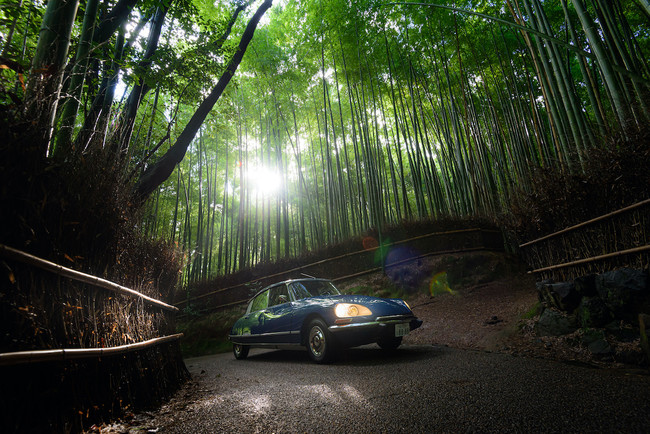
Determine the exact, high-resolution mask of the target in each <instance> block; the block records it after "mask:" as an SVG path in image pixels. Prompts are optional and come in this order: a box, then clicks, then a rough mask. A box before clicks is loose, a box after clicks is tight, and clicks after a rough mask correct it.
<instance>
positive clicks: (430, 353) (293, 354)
mask: <svg viewBox="0 0 650 434" xmlns="http://www.w3.org/2000/svg"><path fill="white" fill-rule="evenodd" d="M444 350H445V347H440V346H434V345H405V346H402V347H400V348H398V349H396V350H383V349H381V348H379V347H377V346H376V345H364V346H362V347H355V348H347V349H343V350H340V351H339V353H338V354H337V356H336V357H335V358H334V360H333V361H332V362H331V363H330V365H335V366H336V365H342V366H373V365H388V364H403V363H411V362H416V361H418V360H422V359H432V358H435V357H438V356H440V354H442V352H444ZM247 360H248V361H251V362H265V363H266V362H281V363H289V364H313V363H314V362H312V361H311V359H310V358H309V354H307V351H301V350H297V351H289V350H256V349H252V350H251V352H250V354H249V356H248V359H247Z"/></svg>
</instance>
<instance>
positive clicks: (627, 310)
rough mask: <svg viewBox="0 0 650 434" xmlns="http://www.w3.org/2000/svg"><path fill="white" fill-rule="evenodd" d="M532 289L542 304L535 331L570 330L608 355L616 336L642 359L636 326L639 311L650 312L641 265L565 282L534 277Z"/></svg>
mask: <svg viewBox="0 0 650 434" xmlns="http://www.w3.org/2000/svg"><path fill="white" fill-rule="evenodd" d="M537 292H538V296H539V300H540V302H541V304H542V306H543V311H542V313H541V315H540V316H539V319H538V320H537V322H536V324H535V331H536V333H537V335H538V336H540V337H547V336H567V335H575V337H576V342H575V343H576V344H577V345H582V346H584V347H586V348H587V349H588V350H589V351H590V352H591V353H592V354H593V355H596V356H600V357H604V358H612V359H615V358H616V357H615V355H616V346H617V344H618V343H619V342H626V343H627V344H630V343H632V344H633V345H632V346H633V347H638V354H637V355H633V356H632V357H631V358H632V359H634V360H633V361H634V363H637V362H640V363H647V356H644V354H643V351H642V349H641V342H640V335H641V333H640V329H639V315H640V314H647V313H650V289H649V278H648V272H647V271H643V270H635V269H631V268H621V269H618V270H614V271H608V272H605V273H602V274H590V275H586V276H582V277H578V278H576V279H574V280H572V281H566V282H553V281H550V280H545V281H542V282H538V283H537ZM576 332H580V333H576ZM637 341H638V345H634V344H636V343H637ZM627 347H628V348H629V347H630V345H627ZM628 352H629V351H628ZM621 358H623V357H621ZM621 361H623V362H629V361H630V360H621Z"/></svg>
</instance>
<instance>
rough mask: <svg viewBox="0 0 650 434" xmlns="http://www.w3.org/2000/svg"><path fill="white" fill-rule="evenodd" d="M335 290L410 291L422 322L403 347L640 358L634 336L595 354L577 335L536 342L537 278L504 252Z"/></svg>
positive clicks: (611, 363) (619, 361)
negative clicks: (388, 288) (391, 288)
mask: <svg viewBox="0 0 650 434" xmlns="http://www.w3.org/2000/svg"><path fill="white" fill-rule="evenodd" d="M386 275H387V276H380V275H375V276H371V277H366V278H363V279H358V280H355V281H350V282H346V283H345V285H339V286H340V287H341V288H342V289H343V290H345V288H348V287H354V286H359V285H362V286H369V287H373V288H375V291H376V292H378V293H379V295H381V296H386V295H385V294H381V291H382V290H383V289H382V288H383V287H386V286H390V285H397V286H401V287H402V288H405V289H406V290H407V291H408V293H409V294H410V295H409V296H408V297H406V298H407V300H408V302H409V304H410V305H411V308H412V309H413V312H414V313H415V314H416V315H417V316H418V317H419V318H421V319H422V320H423V321H424V323H423V325H422V327H420V328H419V329H417V330H415V331H413V332H412V333H410V334H409V335H407V336H406V337H405V338H404V341H403V342H404V344H407V345H408V344H415V345H447V346H450V347H455V348H466V349H476V350H485V351H497V352H504V353H510V354H515V355H522V356H529V357H541V358H549V359H555V360H564V361H571V362H579V363H587V364H590V365H596V366H603V367H635V366H638V363H639V361H640V360H642V359H643V354H642V352H641V349H640V346H639V343H638V339H636V340H634V339H632V340H630V339H617V338H616V336H614V335H609V337H608V340H609V341H610V344H611V345H612V347H613V348H614V352H612V353H611V354H609V355H606V356H603V355H598V354H593V353H592V352H590V351H589V350H588V349H587V347H586V345H584V343H583V342H584V336H583V335H584V334H585V333H588V332H589V331H588V330H587V331H585V330H578V331H577V332H576V333H574V334H572V335H567V336H560V337H554V336H545V337H540V336H538V335H537V333H536V332H535V327H534V324H535V320H536V318H537V317H538V315H539V313H540V304H539V302H538V296H537V291H536V289H535V278H534V276H532V275H530V274H527V273H526V270H525V267H524V266H523V265H522V264H521V263H520V262H518V261H517V260H516V259H515V258H513V257H510V256H509V255H507V254H504V253H495V252H475V253H464V254H456V255H446V256H444V257H431V258H426V259H422V260H420V261H418V262H414V263H411V264H409V265H406V266H402V267H400V268H399V269H393V270H387V273H386Z"/></svg>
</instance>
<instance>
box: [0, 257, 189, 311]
mask: <svg viewBox="0 0 650 434" xmlns="http://www.w3.org/2000/svg"><path fill="white" fill-rule="evenodd" d="M0 256H4V257H5V258H9V259H13V260H16V261H20V262H23V263H25V264H28V265H33V266H35V267H38V268H41V269H43V270H46V271H50V272H52V273H54V274H58V275H59V276H64V277H68V278H70V279H73V280H77V281H79V282H83V283H87V284H89V285H93V286H98V287H100V288H104V289H108V290H110V291H114V292H117V293H119V294H123V295H128V296H132V297H139V298H141V299H143V300H144V301H145V302H147V303H149V304H152V305H155V306H158V307H160V308H162V309H166V310H170V311H173V312H176V311H178V308H177V307H176V306H172V305H169V304H167V303H164V302H162V301H160V300H156V299H155V298H151V297H149V296H147V295H144V294H142V293H140V292H138V291H135V290H133V289H130V288H127V287H125V286H122V285H118V284H117V283H114V282H111V281H109V280H106V279H102V278H99V277H96V276H91V275H90V274H86V273H82V272H80V271H77V270H73V269H71V268H66V267H64V266H62V265H58V264H55V263H54V262H50V261H47V260H45V259H41V258H38V257H36V256H34V255H30V254H29V253H25V252H21V251H20V250H17V249H14V248H11V247H9V246H5V245H4V244H0Z"/></svg>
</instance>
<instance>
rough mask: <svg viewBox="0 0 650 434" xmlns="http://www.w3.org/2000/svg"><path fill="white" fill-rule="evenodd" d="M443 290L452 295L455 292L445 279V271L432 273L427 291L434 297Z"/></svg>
mask: <svg viewBox="0 0 650 434" xmlns="http://www.w3.org/2000/svg"><path fill="white" fill-rule="evenodd" d="M445 292H447V293H449V294H452V295H455V294H456V292H455V291H454V290H453V289H451V288H450V287H449V281H448V280H447V272H446V271H441V272H439V273H436V274H434V275H433V277H432V278H431V281H430V282H429V293H430V294H431V296H433V297H435V296H436V295H440V294H443V293H445Z"/></svg>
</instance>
